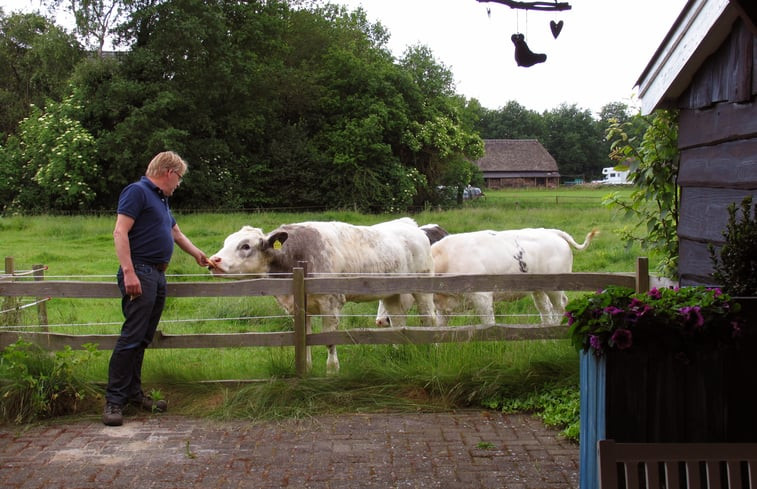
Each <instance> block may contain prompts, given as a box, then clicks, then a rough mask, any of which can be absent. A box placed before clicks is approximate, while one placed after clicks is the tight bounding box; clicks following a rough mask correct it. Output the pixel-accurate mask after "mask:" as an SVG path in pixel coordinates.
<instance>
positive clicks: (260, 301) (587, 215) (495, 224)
mask: <svg viewBox="0 0 757 489" xmlns="http://www.w3.org/2000/svg"><path fill="white" fill-rule="evenodd" d="M609 191H610V190H608V189H607V188H604V189H602V188H599V189H597V188H578V187H572V188H566V189H559V190H519V191H511V190H501V191H489V192H487V195H486V197H485V198H484V199H479V200H477V201H475V202H466V203H465V204H464V206H463V207H462V208H455V209H447V210H434V209H428V210H424V211H422V212H419V213H416V214H414V215H413V216H412V217H414V218H415V219H416V221H418V223H419V224H426V223H431V222H434V223H437V224H439V225H441V226H442V227H444V228H446V229H447V230H448V231H450V232H452V233H458V232H466V231H475V230H481V229H495V230H501V229H516V228H524V227H547V228H559V229H563V230H565V231H567V232H569V233H570V234H572V235H573V236H574V237H575V238H576V240H577V241H579V242H581V241H583V239H584V237H585V235H586V234H587V233H588V232H589V231H591V230H592V229H595V228H596V229H599V230H600V232H601V234H600V235H599V236H598V237H597V238H596V239H595V241H594V242H593V243H592V245H591V246H590V247H589V248H588V249H587V250H586V251H583V252H575V253H574V257H575V258H574V271H596V272H602V271H607V272H630V271H633V270H634V266H635V259H636V257H637V256H639V255H641V254H642V252H641V250H639V249H638V247H637V246H630V247H629V246H627V245H626V244H624V243H622V242H621V241H620V239H619V238H618V237H617V236H616V234H615V233H614V232H613V231H614V229H616V228H618V227H619V226H621V225H627V224H629V223H627V222H625V221H624V219H623V217H622V216H618V215H616V214H614V213H613V212H612V211H610V210H608V209H606V208H605V207H603V206H602V205H601V202H602V200H603V197H604V196H605V194H607V193H608V192H609ZM623 191H627V190H623ZM176 217H177V220H178V222H179V225H180V227H181V229H182V231H183V232H184V233H185V234H186V235H187V236H189V237H190V238H191V239H192V240H193V241H194V242H195V244H197V245H198V246H199V247H200V248H202V249H203V250H204V251H205V252H206V253H207V254H208V255H209V256H210V255H211V254H212V253H214V252H215V251H217V250H218V249H219V248H220V247H221V245H222V242H223V239H224V238H225V237H226V236H227V235H228V234H230V233H231V232H234V231H236V230H238V229H239V228H240V227H241V226H242V225H246V224H249V225H253V226H256V227H260V228H262V229H263V230H264V231H265V232H267V231H270V230H272V229H273V228H275V227H277V226H278V225H280V224H283V223H289V222H298V221H304V220H339V221H345V222H350V223H353V224H373V223H377V222H381V221H385V220H389V219H393V218H396V217H400V216H396V215H364V214H358V213H355V212H349V211H327V212H318V213H273V212H255V213H229V214H208V213H201V214H200V213H177V216H176ZM114 222H115V218H114V216H100V217H92V216H13V217H3V218H0V236H2V238H1V239H0V252H2V254H3V256H6V257H13V259H14V262H15V266H16V269H18V270H23V269H29V268H31V266H32V265H34V264H44V265H46V266H47V267H48V270H47V271H46V277H47V278H49V279H55V280H96V281H111V280H112V281H115V272H116V269H117V267H118V263H117V261H116V257H115V252H114V250H113V241H112V229H113V224H114ZM650 258H651V261H652V263H653V264H654V262H655V260H654V256H651V257H650ZM171 280H211V278H210V277H209V275H208V273H207V271H205V270H203V269H201V268H199V267H197V265H196V264H195V263H194V260H193V259H192V258H191V257H189V256H187V255H186V254H184V253H182V252H181V251H180V250H177V252H176V253H175V255H174V260H173V261H172V264H171V268H170V271H169V281H171ZM46 305H47V313H48V321H49V323H50V324H51V325H52V326H51V330H52V331H57V332H66V333H76V334H87V333H111V334H116V333H117V332H118V331H119V329H120V324H121V320H122V316H121V312H120V308H119V302H118V301H117V300H91V299H87V300H83V299H68V300H67V299H52V300H51V301H49V302H48V303H47V304H46ZM375 312H376V304H375V303H367V304H350V305H348V307H347V308H346V309H345V313H346V314H347V315H348V317H346V318H345V319H343V321H342V324H343V326H344V327H366V326H368V325H369V324H370V323H371V322H372V318H373V317H374V316H375ZM497 314H498V315H500V318H498V321H501V322H505V321H508V320H509V319H508V317H513V316H517V317H518V319H517V321H518V322H523V319H522V317H521V316H520V315H527V316H529V317H530V319H528V320H530V321H538V319H537V318H535V317H534V315H535V314H536V310H535V308H534V307H533V305H532V304H531V302H530V299H529V300H522V301H519V302H517V303H515V304H500V305H498V307H497ZM22 322H23V323H24V324H25V325H26V326H29V327H32V326H34V325H35V324H36V322H37V319H36V313H35V310H34V308H28V309H25V310H24V314H23V319H22ZM0 324H3V319H2V317H0ZM291 324H292V322H291V319H289V318H287V317H285V316H284V315H283V314H282V312H281V309H280V308H279V307H278V305H277V304H276V303H275V301H274V300H273V298H269V297H256V298H209V299H202V300H196V299H185V298H169V300H168V304H167V307H166V310H165V312H164V315H163V321H162V323H161V326H160V329H162V330H163V331H165V332H167V333H186V332H202V333H209V332H228V331H231V332H243V331H273V330H286V329H289V328H290V327H291ZM410 324H413V323H412V322H410ZM313 355H314V357H313V363H314V369H313V376H314V377H315V378H320V377H323V376H324V374H325V349H324V348H315V349H314V352H313ZM339 355H340V360H341V364H342V372H341V374H340V375H339V376H338V377H337V378H336V379H323V380H322V381H321V382H319V383H318V384H317V386H318V387H317V388H316V387H313V385H315V384H312V385H311V384H306V383H303V382H297V381H294V380H292V381H285V382H283V383H275V382H268V383H267V386H266V387H265V389H268V390H267V391H266V394H265V395H264V394H263V393H262V392H261V387H260V386H259V385H257V386H256V387H254V388H255V389H256V390H255V392H256V394H255V396H257V397H260V398H261V399H266V397H265V396H266V395H267V396H270V397H271V399H278V401H277V402H274V401H273V400H271V399H269V400H268V401H266V402H263V401H261V402H252V403H251V402H250V401H249V395H247V396H246V397H245V392H246V391H245V389H241V390H240V389H233V390H228V389H229V388H228V387H223V388H222V391H218V390H217V389H218V388H217V387H216V388H210V389H211V392H209V393H207V394H204V395H201V396H199V397H201V398H202V399H204V400H203V401H202V402H199V403H197V402H193V403H192V407H187V408H186V409H190V410H192V409H194V410H203V409H210V407H211V406H212V410H214V412H216V413H217V414H219V415H230V414H231V413H234V414H235V415H244V416H247V415H255V416H258V415H260V410H261V409H264V408H265V409H267V413H268V415H269V416H270V415H273V416H277V415H286V414H287V413H288V414H290V415H291V414H296V413H297V412H298V410H302V411H303V412H304V411H308V412H313V410H317V409H318V408H317V407H314V406H320V404H319V403H321V402H322V404H323V405H322V408H323V409H328V410H332V411H333V410H335V409H340V408H339V407H338V406H342V408H344V409H360V408H361V406H362V407H365V406H366V405H368V406H373V408H381V406H384V408H396V407H397V406H395V404H401V405H405V406H407V405H410V406H414V405H416V404H422V405H424V406H426V407H427V408H430V407H432V406H436V407H439V406H448V405H460V404H461V403H463V404H464V403H486V402H487V399H489V400H490V399H493V398H498V397H499V398H501V397H502V396H505V397H506V396H509V395H524V394H527V393H528V390H529V389H532V390H533V389H537V388H538V386H540V385H544V384H545V383H551V382H556V383H561V382H568V383H570V382H573V381H575V376H576V375H577V371H578V365H577V357H576V353H575V352H574V351H573V350H572V349H571V348H570V346H569V345H568V344H567V342H566V341H549V342H513V343H479V344H471V345H440V346H437V347H420V346H419V347H412V346H408V347H392V346H374V345H371V346H353V347H340V348H339ZM108 358H109V354H108V352H102V354H101V355H100V357H99V359H97V360H96V361H93V362H89V363H88V364H87V366H86V368H82V372H81V373H82V375H84V376H85V377H86V378H87V379H89V380H91V381H99V382H102V381H104V380H105V379H106V378H107V360H108ZM535 372H539V375H536V374H535ZM293 375H294V367H293V355H292V352H291V351H290V349H288V348H257V349H249V348H228V349H217V350H205V349H195V350H153V351H150V352H148V354H147V355H146V358H145V364H144V380H145V382H146V384H148V385H154V386H157V387H159V388H161V389H163V390H167V391H169V392H171V394H172V396H173V397H174V398H178V399H180V400H186V399H189V398H194V397H197V396H198V395H199V394H198V392H199V391H200V390H202V389H209V388H208V387H202V388H201V387H198V384H196V382H197V381H204V380H217V379H238V380H239V379H263V378H266V379H268V378H274V379H291V378H292V377H293ZM521 376H526V377H528V378H529V381H528V382H524V381H523V379H519V377H521ZM293 384H296V385H297V386H298V387H297V388H295V387H293ZM336 384H339V385H340V386H341V387H339V388H337V387H335V385H336ZM306 385H309V387H307V388H308V389H310V390H308V391H307V392H303V391H301V390H300V389H304V388H305V387H306ZM248 388H249V387H248ZM524 389H525V391H524ZM338 392H341V394H338ZM334 396H336V397H340V396H341V397H340V399H341V402H335V401H334V399H333V398H334ZM295 399H298V402H295ZM371 399H372V400H371ZM390 400H391V402H390ZM281 403H283V404H287V405H288V407H284V406H282V405H277V404H281ZM282 413H283V414H282Z"/></svg>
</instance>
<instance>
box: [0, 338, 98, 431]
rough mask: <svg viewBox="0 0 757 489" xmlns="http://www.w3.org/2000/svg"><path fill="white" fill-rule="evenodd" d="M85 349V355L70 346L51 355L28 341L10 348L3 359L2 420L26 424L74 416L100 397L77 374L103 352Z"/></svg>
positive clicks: (0, 358) (0, 380)
mask: <svg viewBox="0 0 757 489" xmlns="http://www.w3.org/2000/svg"><path fill="white" fill-rule="evenodd" d="M84 348H85V353H84V354H83V355H82V354H80V352H75V351H73V350H72V349H71V347H70V346H66V347H65V348H64V349H63V350H61V351H58V352H55V353H51V352H48V351H45V350H43V349H41V348H40V347H38V346H36V345H33V344H32V343H29V342H27V341H24V340H18V341H17V342H15V343H13V344H12V345H9V346H8V347H6V348H5V350H3V352H2V356H0V399H2V403H0V420H2V421H7V422H12V423H17V424H22V423H28V422H31V421H35V420H38V419H43V418H48V417H53V416H60V415H64V414H74V413H77V412H78V411H79V409H80V408H81V407H82V406H83V401H84V400H85V399H87V398H89V397H96V396H97V391H96V389H95V388H94V387H93V386H92V385H91V384H89V383H87V382H85V381H84V380H82V379H81V378H79V376H78V375H77V373H76V372H77V369H78V370H79V371H80V370H81V369H80V368H79V367H80V366H81V365H82V364H84V363H86V362H88V361H90V360H91V359H92V358H94V357H95V356H97V355H99V353H100V352H98V351H97V347H96V346H95V345H92V344H87V345H84Z"/></svg>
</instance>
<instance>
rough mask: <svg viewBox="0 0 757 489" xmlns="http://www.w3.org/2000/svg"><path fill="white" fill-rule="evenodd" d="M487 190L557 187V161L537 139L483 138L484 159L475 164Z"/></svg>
mask: <svg viewBox="0 0 757 489" xmlns="http://www.w3.org/2000/svg"><path fill="white" fill-rule="evenodd" d="M474 163H475V164H476V166H478V167H479V168H480V169H481V172H482V173H483V176H484V184H485V185H486V187H487V188H492V189H496V188H505V187H548V188H553V187H557V186H558V184H559V183H560V173H559V171H558V170H557V162H556V161H555V159H554V158H553V157H552V155H551V154H549V152H548V151H547V150H546V148H544V146H542V144H541V143H540V142H539V141H537V140H536V139H484V156H483V158H481V159H479V160H477V161H475V162H474Z"/></svg>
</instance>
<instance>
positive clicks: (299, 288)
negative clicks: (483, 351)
mask: <svg viewBox="0 0 757 489" xmlns="http://www.w3.org/2000/svg"><path fill="white" fill-rule="evenodd" d="M304 265H305V264H303V266H302V267H298V268H295V269H294V270H293V273H292V274H291V276H287V277H286V278H253V279H242V280H234V281H226V280H217V279H216V280H213V281H207V282H169V283H168V296H169V297H240V296H274V295H292V296H293V297H294V306H295V307H294V311H295V313H294V331H284V332H266V333H222V334H221V333H218V334H208V333H205V334H180V335H169V334H164V333H162V332H161V331H160V330H159V331H158V332H157V333H156V336H155V339H154V340H153V343H152V344H151V346H150V347H151V348H226V347H238V346H245V347H247V346H249V347H252V346H263V347H271V346H293V347H294V350H295V365H296V369H297V372H298V373H299V374H303V373H304V372H305V370H306V365H305V355H306V347H308V346H312V345H352V344H405V343H413V344H428V343H445V342H466V341H501V340H523V339H558V338H565V337H566V336H567V326H564V325H559V324H549V325H541V324H539V325H537V324H506V325H505V324H496V325H493V326H483V325H468V326H451V327H401V328H354V329H349V330H340V331H331V332H319V333H307V325H308V322H309V321H310V316H308V315H307V313H306V311H307V307H306V301H307V296H308V295H319V294H334V293H340V294H348V295H374V294H381V293H387V292H394V293H405V292H427V293H460V292H476V291H495V292H497V291H508V292H509V291H532V290H570V291H593V290H597V289H600V288H603V287H606V286H608V285H621V286H625V287H630V288H633V289H636V290H637V291H646V290H648V289H649V285H650V276H649V269H648V261H647V259H646V258H639V259H638V260H637V267H636V272H635V273H569V274H519V275H445V276H433V277H409V276H348V277H314V276H307V275H306V272H305V270H306V267H305V266H304ZM11 268H12V267H11ZM7 271H8V260H7V259H6V272H7ZM0 296H2V297H5V298H6V301H9V300H10V301H15V300H17V298H19V297H56V298H75V299H109V298H112V299H120V297H121V294H120V292H119V290H118V286H117V285H116V284H115V283H114V282H82V281H46V280H42V279H41V277H40V276H39V275H38V274H35V276H34V278H33V280H28V279H22V278H19V277H18V276H16V275H15V274H14V273H10V274H8V273H6V274H5V275H3V276H2V277H1V278H0ZM19 338H22V339H24V340H27V341H30V342H33V343H36V344H39V345H41V346H43V347H45V348H48V349H51V350H55V349H61V348H63V347H64V346H66V345H68V346H70V347H72V348H78V347H81V346H82V345H84V344H86V343H95V344H97V345H98V348H100V349H112V348H113V345H114V344H115V341H116V339H117V338H118V335H107V334H101V335H70V334H61V333H51V332H29V331H25V332H19V331H2V332H0V348H4V347H6V346H8V345H9V344H11V343H13V342H15V341H17V340H18V339H19Z"/></svg>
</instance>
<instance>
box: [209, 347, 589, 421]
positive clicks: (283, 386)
mask: <svg viewBox="0 0 757 489" xmlns="http://www.w3.org/2000/svg"><path fill="white" fill-rule="evenodd" d="M340 356H341V357H342V358H341V363H342V369H341V371H340V373H339V375H337V376H333V377H315V376H312V377H306V378H302V379H298V378H272V379H271V380H269V381H267V382H263V383H258V384H253V385H248V386H245V387H243V388H241V389H238V390H236V391H235V392H233V393H232V394H230V395H229V396H228V397H227V398H226V399H225V401H224V402H223V403H222V405H221V406H220V407H219V408H218V409H216V410H215V411H214V413H213V415H214V416H216V417H219V418H247V419H280V418H291V417H295V418H298V417H308V416H314V415H318V414H324V413H331V414H333V413H339V412H361V411H363V412H365V411H371V412H386V411H389V412H408V411H411V412H414V411H435V410H445V409H454V408H465V407H471V406H475V407H482V406H489V405H492V406H495V407H500V406H502V405H503V404H504V402H506V401H508V400H512V399H525V398H527V397H528V396H530V395H532V394H533V393H535V392H539V391H540V390H541V389H542V387H543V386H545V385H552V384H554V383H557V384H559V385H562V386H570V385H577V379H578V360H577V356H576V352H575V350H574V349H573V348H572V347H571V346H570V345H569V343H568V342H567V341H563V340H558V341H555V340H551V341H529V342H497V343H463V344H439V345H401V346H378V345H355V346H353V347H350V348H341V349H340ZM316 358H317V357H316V356H315V355H314V362H316V361H318V360H320V358H318V360H316Z"/></svg>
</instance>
